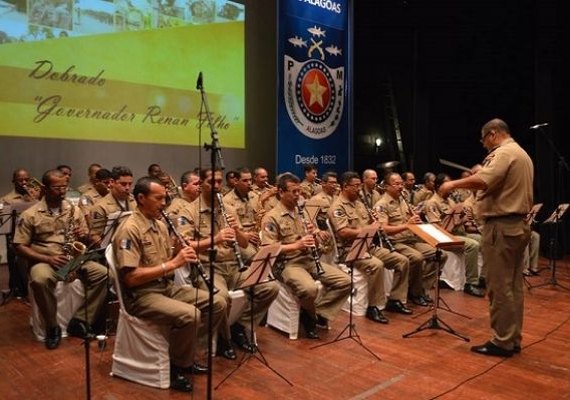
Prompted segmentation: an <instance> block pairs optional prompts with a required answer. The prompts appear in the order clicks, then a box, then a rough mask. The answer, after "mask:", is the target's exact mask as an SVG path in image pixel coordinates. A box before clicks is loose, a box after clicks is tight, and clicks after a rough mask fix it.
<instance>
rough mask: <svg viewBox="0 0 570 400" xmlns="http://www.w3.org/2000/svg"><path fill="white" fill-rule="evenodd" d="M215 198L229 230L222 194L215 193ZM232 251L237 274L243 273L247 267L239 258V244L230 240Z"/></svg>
mask: <svg viewBox="0 0 570 400" xmlns="http://www.w3.org/2000/svg"><path fill="white" fill-rule="evenodd" d="M216 197H217V198H218V203H219V204H220V210H221V211H222V216H223V217H224V222H225V227H226V228H229V227H230V224H229V222H228V217H229V216H228V213H227V212H226V207H225V206H224V200H223V197H222V194H221V193H220V192H218V193H216ZM230 244H231V246H232V248H233V250H234V257H235V258H236V262H237V264H238V272H243V271H245V270H246V269H247V266H246V265H245V263H244V262H243V258H242V257H241V251H240V249H239V244H238V242H237V241H236V240H232V241H231V242H230Z"/></svg>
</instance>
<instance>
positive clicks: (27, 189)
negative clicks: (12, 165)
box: [0, 168, 42, 204]
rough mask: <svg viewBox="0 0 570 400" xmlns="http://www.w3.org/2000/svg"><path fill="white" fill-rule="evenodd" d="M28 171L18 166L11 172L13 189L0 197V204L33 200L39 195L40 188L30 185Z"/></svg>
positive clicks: (37, 198)
mask: <svg viewBox="0 0 570 400" xmlns="http://www.w3.org/2000/svg"><path fill="white" fill-rule="evenodd" d="M30 180H31V179H30V173H29V172H28V171H27V170H25V169H23V168H19V169H17V170H15V171H14V173H13V174H12V184H13V185H14V189H13V190H12V191H11V192H9V193H6V194H5V195H4V196H2V197H0V203H1V204H15V203H22V202H35V201H37V200H39V198H40V197H41V194H42V193H41V188H40V187H37V185H30Z"/></svg>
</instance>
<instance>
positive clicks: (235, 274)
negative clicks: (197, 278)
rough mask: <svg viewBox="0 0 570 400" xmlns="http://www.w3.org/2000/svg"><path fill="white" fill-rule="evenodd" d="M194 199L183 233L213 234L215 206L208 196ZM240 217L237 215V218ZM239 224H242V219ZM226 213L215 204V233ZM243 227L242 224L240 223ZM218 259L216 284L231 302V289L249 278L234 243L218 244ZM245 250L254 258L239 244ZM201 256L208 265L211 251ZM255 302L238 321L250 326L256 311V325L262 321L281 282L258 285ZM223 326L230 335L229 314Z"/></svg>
mask: <svg viewBox="0 0 570 400" xmlns="http://www.w3.org/2000/svg"><path fill="white" fill-rule="evenodd" d="M198 200H199V199H197V200H196V201H194V202H193V203H192V204H191V206H190V210H189V218H190V224H188V225H186V226H184V228H183V229H182V230H181V233H183V234H184V235H186V236H188V237H190V238H191V240H207V239H209V238H210V235H211V218H212V209H211V208H210V207H209V206H207V205H206V202H205V200H204V199H203V197H202V199H201V201H198ZM224 206H225V207H226V212H227V213H228V214H229V215H233V216H234V217H235V212H234V209H233V208H230V207H229V206H228V205H226V204H225V203H224ZM236 219H237V218H236ZM237 220H238V224H239V219H237ZM225 225H226V224H225V221H224V217H223V215H222V213H221V210H220V208H219V207H216V218H215V226H214V235H216V234H218V232H219V231H220V230H221V229H223V228H224V227H225ZM240 228H241V226H240ZM215 248H216V262H215V264H214V270H215V275H214V285H215V286H216V288H218V289H219V290H220V292H219V295H221V296H224V298H225V299H226V302H227V303H228V305H229V306H230V305H231V298H230V295H229V292H228V291H229V290H233V289H235V288H237V287H239V286H241V284H242V283H243V281H244V280H245V279H246V278H247V276H248V272H247V271H245V272H239V271H238V263H237V261H236V256H235V253H234V250H233V247H232V246H230V245H223V244H222V245H216V246H215ZM240 250H241V251H242V259H243V260H244V262H245V260H247V259H249V258H251V256H252V255H253V254H250V253H247V251H246V249H242V248H240ZM253 252H254V254H255V249H253ZM199 257H200V260H201V261H202V263H204V265H205V266H206V265H209V259H208V253H207V252H202V253H200V254H199ZM253 290H254V293H255V295H254V298H253V304H252V302H248V304H247V305H246V307H245V309H244V311H243V313H242V314H241V316H240V318H239V320H238V322H239V323H240V324H241V325H243V326H246V327H249V326H250V322H251V317H252V313H253V325H254V326H257V325H259V323H260V322H261V319H262V318H263V316H264V315H265V313H266V312H267V309H268V308H269V306H270V305H271V303H272V302H273V300H274V299H275V298H276V297H277V294H278V293H279V286H278V285H277V283H276V282H266V283H263V284H260V285H257V286H255V288H254V289H253ZM228 312H229V307H228ZM223 324H224V329H223V331H222V332H221V333H222V336H223V337H224V338H225V339H229V337H230V326H229V324H228V321H227V318H226V319H225V320H224V322H223Z"/></svg>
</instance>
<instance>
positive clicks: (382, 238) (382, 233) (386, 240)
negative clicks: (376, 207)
mask: <svg viewBox="0 0 570 400" xmlns="http://www.w3.org/2000/svg"><path fill="white" fill-rule="evenodd" d="M360 200H361V201H362V204H364V208H366V212H367V213H368V216H369V217H370V218H371V219H372V220H374V221H376V222H378V218H376V215H375V214H374V211H373V210H372V209H371V208H370V207H368V204H367V203H366V199H365V198H364V195H363V194H362V193H361V194H360ZM378 237H379V238H380V247H382V243H384V244H386V247H387V248H388V250H390V253H393V252H395V251H396V248H395V247H394V244H393V243H392V241H391V240H390V238H389V237H388V235H387V234H386V232H385V231H384V228H382V225H380V228H378Z"/></svg>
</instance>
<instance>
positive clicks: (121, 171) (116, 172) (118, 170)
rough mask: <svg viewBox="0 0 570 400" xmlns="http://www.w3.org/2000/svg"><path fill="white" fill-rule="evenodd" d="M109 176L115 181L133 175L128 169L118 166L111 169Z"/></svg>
mask: <svg viewBox="0 0 570 400" xmlns="http://www.w3.org/2000/svg"><path fill="white" fill-rule="evenodd" d="M111 175H112V176H113V179H115V180H117V179H119V178H120V177H121V176H133V173H132V172H131V170H130V169H129V168H128V167H124V166H122V165H119V166H116V167H113V169H112V170H111Z"/></svg>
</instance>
